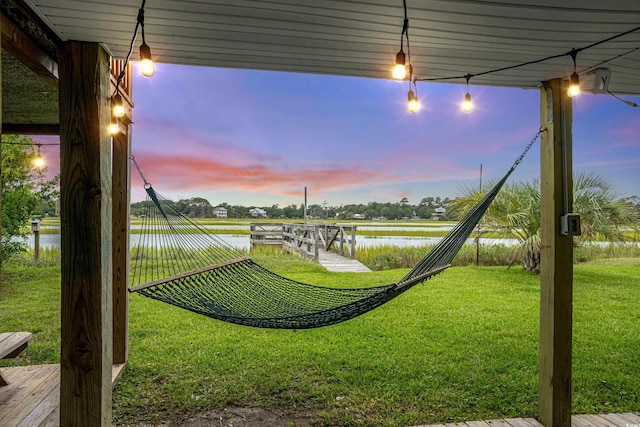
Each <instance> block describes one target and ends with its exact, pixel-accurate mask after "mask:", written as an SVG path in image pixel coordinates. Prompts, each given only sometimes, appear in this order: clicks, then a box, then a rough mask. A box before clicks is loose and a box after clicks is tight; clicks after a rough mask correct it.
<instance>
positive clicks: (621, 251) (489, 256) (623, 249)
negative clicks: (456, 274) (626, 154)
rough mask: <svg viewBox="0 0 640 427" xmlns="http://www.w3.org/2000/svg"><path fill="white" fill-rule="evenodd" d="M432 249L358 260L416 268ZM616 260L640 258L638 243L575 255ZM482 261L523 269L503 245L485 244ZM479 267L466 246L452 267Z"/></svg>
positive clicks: (371, 253) (380, 248)
mask: <svg viewBox="0 0 640 427" xmlns="http://www.w3.org/2000/svg"><path fill="white" fill-rule="evenodd" d="M432 248H433V245H425V246H416V247H402V248H399V247H397V246H393V245H377V246H369V247H360V246H359V247H358V248H357V251H356V256H357V258H358V261H360V262H361V263H363V264H365V265H366V266H367V267H369V268H370V269H372V270H374V271H377V270H389V269H396V268H412V267H413V266H414V265H416V264H417V262H418V261H420V260H421V259H422V258H423V257H424V256H425V255H427V254H428V253H429V251H430V250H431V249H432ZM616 258H640V245H638V244H637V243H636V244H609V245H604V246H603V245H599V244H586V245H582V246H579V247H576V248H574V251H573V259H574V262H576V263H585V262H589V261H594V260H597V259H616ZM478 259H479V264H480V266H481V267H491V266H493V267H495V266H503V265H513V266H514V267H515V268H520V266H521V263H520V262H519V260H518V259H516V260H514V252H513V247H512V246H506V245H500V244H495V245H483V244H481V245H480V249H479V257H478ZM475 264H476V247H475V245H464V246H463V247H462V249H461V250H460V251H459V252H458V254H457V255H456V257H455V258H454V259H453V263H452V265H453V266H456V267H462V266H468V265H475Z"/></svg>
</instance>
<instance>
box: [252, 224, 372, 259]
mask: <svg viewBox="0 0 640 427" xmlns="http://www.w3.org/2000/svg"><path fill="white" fill-rule="evenodd" d="M356 229H357V227H356V226H355V225H347V224H328V223H309V224H299V223H293V222H286V223H282V222H252V223H251V224H250V225H249V230H250V232H251V235H250V242H251V247H252V248H253V247H256V246H258V245H276V246H281V247H282V249H284V250H286V251H287V252H289V253H297V254H298V255H300V256H302V257H305V258H310V259H316V260H318V261H320V252H321V251H324V252H332V253H334V254H337V255H339V256H341V257H348V258H351V259H354V260H355V258H356ZM334 260H337V259H335V258H331V260H327V261H326V264H325V263H323V262H320V263H321V264H322V265H331V264H335V262H334ZM358 264H359V265H361V266H362V264H360V263H357V264H356V263H345V265H352V266H354V265H358ZM362 267H364V266H362ZM362 267H359V268H362ZM345 268H346V267H345ZM352 268H355V267H352ZM364 268H366V267H364ZM333 271H370V270H369V269H366V270H363V269H360V270H349V269H346V270H333Z"/></svg>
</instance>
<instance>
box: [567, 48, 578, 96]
mask: <svg viewBox="0 0 640 427" xmlns="http://www.w3.org/2000/svg"><path fill="white" fill-rule="evenodd" d="M578 52H579V50H577V49H571V52H569V55H571V59H573V74H571V77H570V78H569V89H567V96H568V97H570V98H573V97H574V96H577V95H579V94H580V76H579V75H578V73H576V57H577V56H578Z"/></svg>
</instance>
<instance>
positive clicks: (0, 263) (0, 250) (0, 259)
mask: <svg viewBox="0 0 640 427" xmlns="http://www.w3.org/2000/svg"><path fill="white" fill-rule="evenodd" d="M2 28H3V21H2V20H1V19H0V33H2ZM1 47H2V38H0V48H1ZM0 51H2V49H0ZM1 143H2V55H0V188H2V144H1ZM0 236H2V192H1V191H0ZM0 272H2V239H0Z"/></svg>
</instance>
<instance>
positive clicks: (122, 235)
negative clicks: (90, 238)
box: [111, 102, 131, 364]
mask: <svg viewBox="0 0 640 427" xmlns="http://www.w3.org/2000/svg"><path fill="white" fill-rule="evenodd" d="M127 104H128V102H127ZM127 110H128V111H130V104H128V108H127ZM120 122H121V124H122V126H121V127H120V132H118V133H117V134H115V135H113V183H112V188H113V190H112V193H113V199H112V209H113V248H112V256H111V259H112V262H113V363H114V364H124V363H126V362H127V360H128V358H129V292H128V290H127V288H128V287H129V222H130V218H129V217H130V208H129V206H130V200H131V196H130V194H131V161H130V156H131V118H130V112H129V114H126V115H125V116H124V117H122V118H121V119H120Z"/></svg>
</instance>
